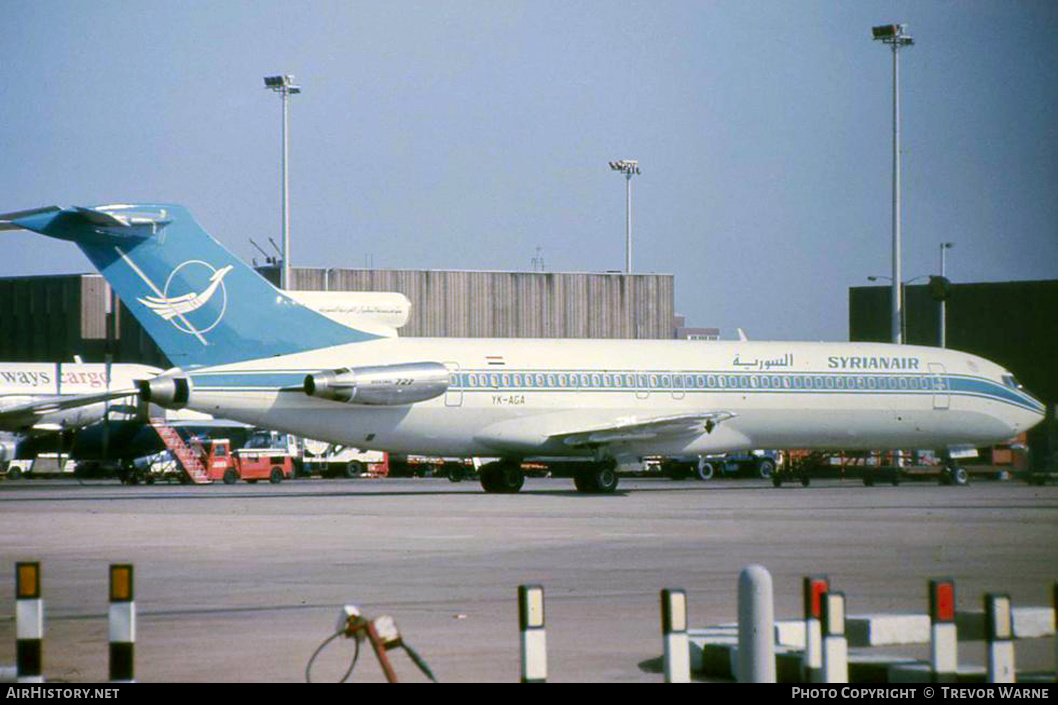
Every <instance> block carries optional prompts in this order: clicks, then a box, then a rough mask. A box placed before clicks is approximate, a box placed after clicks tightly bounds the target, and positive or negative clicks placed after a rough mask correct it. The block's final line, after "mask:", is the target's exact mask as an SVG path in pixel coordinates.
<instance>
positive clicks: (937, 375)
mask: <svg viewBox="0 0 1058 705" xmlns="http://www.w3.org/2000/svg"><path fill="white" fill-rule="evenodd" d="M944 372H945V370H944V365H942V364H940V363H939V362H931V363H929V374H930V378H929V380H930V385H931V386H932V387H933V408H934V409H935V410H937V411H943V410H945V409H947V408H949V407H950V406H951V394H950V393H949V390H948V380H947V379H946V378H945V376H944Z"/></svg>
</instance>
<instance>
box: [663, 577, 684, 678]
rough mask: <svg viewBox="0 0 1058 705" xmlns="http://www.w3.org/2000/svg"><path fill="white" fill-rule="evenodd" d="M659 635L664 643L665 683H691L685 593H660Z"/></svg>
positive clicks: (670, 590) (671, 591) (671, 590)
mask: <svg viewBox="0 0 1058 705" xmlns="http://www.w3.org/2000/svg"><path fill="white" fill-rule="evenodd" d="M661 635H662V640H663V641H664V651H663V654H664V659H665V682H666V683H690V682H691V644H690V638H689V637H688V636H687V593H686V592H684V591H683V590H673V589H666V590H662V591H661Z"/></svg>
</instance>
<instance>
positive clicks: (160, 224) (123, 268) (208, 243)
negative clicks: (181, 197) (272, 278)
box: [11, 204, 375, 368]
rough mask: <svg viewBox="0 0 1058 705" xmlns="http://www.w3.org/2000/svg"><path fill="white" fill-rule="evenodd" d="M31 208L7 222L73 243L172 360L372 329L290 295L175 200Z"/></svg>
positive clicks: (263, 352) (291, 345)
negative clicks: (338, 319)
mask: <svg viewBox="0 0 1058 705" xmlns="http://www.w3.org/2000/svg"><path fill="white" fill-rule="evenodd" d="M29 213H30V215H28V216H25V217H22V218H16V219H14V220H12V221H11V222H12V223H13V224H14V225H16V226H19V227H22V228H25V229H26V230H33V231H36V232H39V233H42V234H44V235H49V236H51V237H55V238H59V239H62V240H71V241H73V242H75V243H76V244H77V245H78V246H79V247H80V248H81V250H82V251H84V253H85V254H86V255H87V256H88V258H89V259H90V260H91V261H92V263H93V264H94V265H95V266H96V268H97V269H98V270H99V272H100V273H101V274H102V275H103V276H104V277H106V279H107V281H109V282H110V285H111V286H112V287H114V290H115V291H117V294H118V296H120V297H121V300H122V301H123V302H124V303H125V306H127V307H128V309H129V311H131V312H132V314H133V315H134V316H135V317H136V318H137V320H139V322H140V324H141V325H142V326H143V327H144V328H145V329H146V330H147V332H148V333H149V334H150V335H151V337H152V338H154V341H155V342H156V343H157V344H158V346H159V347H160V348H161V349H162V350H163V351H164V352H165V354H166V355H167V356H168V357H169V359H170V360H171V361H172V362H173V364H174V365H178V366H180V367H184V368H187V367H197V366H203V365H219V364H224V363H227V362H236V361H240V360H250V359H254V358H260V357H272V356H275V355H285V354H288V353H295V352H301V351H304V350H311V349H314V348H321V347H327V346H331V345H340V344H343V343H351V342H356V341H361V340H368V339H371V338H374V337H375V336H374V335H371V334H369V333H366V332H363V331H357V330H353V329H351V328H347V327H345V326H343V325H340V324H338V323H335V322H334V321H332V320H330V319H329V318H327V317H325V316H323V315H321V314H318V313H316V312H315V311H312V310H310V309H308V308H305V307H304V306H302V305H300V304H298V303H296V302H295V301H294V300H292V299H291V298H290V297H288V296H287V295H286V294H284V293H283V292H282V291H279V290H278V289H276V288H275V287H274V286H272V285H271V284H270V283H268V282H267V281H266V280H265V279H264V278H263V277H261V276H260V275H259V274H257V272H255V271H253V269H251V268H250V267H249V266H247V265H246V264H245V263H244V262H242V261H241V260H239V259H238V258H237V257H235V256H234V255H233V254H231V253H230V252H228V250H226V249H225V248H224V247H222V246H221V245H220V243H218V242H217V241H216V240H214V239H213V238H212V237H210V236H209V234H207V233H206V232H205V231H204V230H203V229H202V227H201V226H199V224H198V223H196V222H195V219H194V218H192V217H191V214H190V213H189V212H188V210H187V209H186V208H184V207H182V206H174V205H158V204H136V205H107V206H97V207H94V208H77V207H75V208H71V209H41V210H40V211H37V212H29ZM17 215H21V214H17Z"/></svg>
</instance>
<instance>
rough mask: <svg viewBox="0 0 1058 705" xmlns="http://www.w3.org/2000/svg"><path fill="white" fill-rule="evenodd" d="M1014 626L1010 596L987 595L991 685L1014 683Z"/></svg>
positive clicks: (989, 676)
mask: <svg viewBox="0 0 1058 705" xmlns="http://www.w3.org/2000/svg"><path fill="white" fill-rule="evenodd" d="M1013 626H1014V623H1013V620H1012V619H1011V614H1010V595H1005V594H1002V595H1001V594H988V595H985V651H986V654H987V666H986V668H987V673H988V682H989V683H1013V682H1014V629H1013Z"/></svg>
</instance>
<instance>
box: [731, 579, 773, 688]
mask: <svg viewBox="0 0 1058 705" xmlns="http://www.w3.org/2000/svg"><path fill="white" fill-rule="evenodd" d="M735 676H736V679H737V680H738V682H739V683H775V682H776V680H775V613H774V607H773V603H772V582H771V574H770V573H769V572H768V571H767V569H765V568H764V566H760V565H751V566H748V567H746V568H745V569H743V571H742V574H741V575H740V576H739V578H738V670H737V672H736V673H735Z"/></svg>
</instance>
